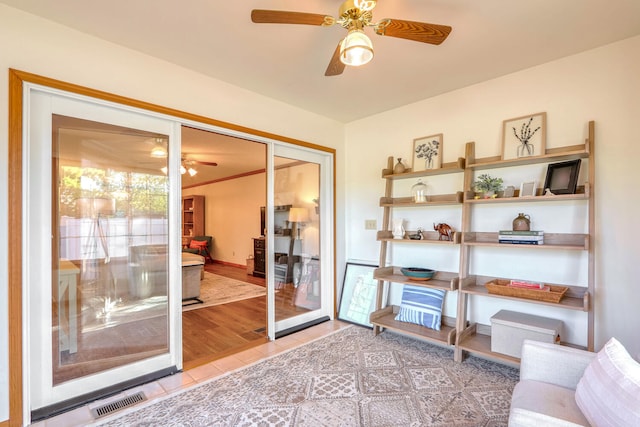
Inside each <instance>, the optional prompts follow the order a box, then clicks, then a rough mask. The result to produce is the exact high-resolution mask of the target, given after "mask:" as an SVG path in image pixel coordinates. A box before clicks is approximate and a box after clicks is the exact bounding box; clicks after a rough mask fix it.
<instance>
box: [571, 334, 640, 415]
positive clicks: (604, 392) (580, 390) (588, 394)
mask: <svg viewBox="0 0 640 427" xmlns="http://www.w3.org/2000/svg"><path fill="white" fill-rule="evenodd" d="M576 403H577V404H578V407H579V408H580V410H581V411H582V413H583V414H584V416H585V418H586V419H587V420H588V421H589V423H591V424H592V425H594V426H598V427H601V426H611V427H613V426H615V427H623V426H640V364H639V363H638V362H636V361H635V360H633V359H632V358H631V356H630V355H629V353H627V350H625V348H624V347H623V346H622V344H620V342H618V341H617V340H616V339H615V338H611V339H610V340H609V342H608V343H606V344H605V346H604V347H603V348H602V350H600V351H599V352H598V354H597V356H596V358H595V359H593V361H592V362H591V363H590V364H589V366H587V369H585V371H584V375H583V376H582V378H581V379H580V381H579V382H578V386H577V387H576Z"/></svg>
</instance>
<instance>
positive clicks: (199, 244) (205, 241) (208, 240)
mask: <svg viewBox="0 0 640 427" xmlns="http://www.w3.org/2000/svg"><path fill="white" fill-rule="evenodd" d="M212 242H213V238H212V237H211V236H194V237H193V238H192V239H191V241H190V242H189V246H188V247H186V248H183V249H182V252H189V253H192V254H197V255H200V256H203V257H204V258H205V260H210V261H211V262H213V258H211V252H210V251H211V245H212Z"/></svg>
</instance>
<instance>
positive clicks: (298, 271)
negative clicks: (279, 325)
mask: <svg viewBox="0 0 640 427" xmlns="http://www.w3.org/2000/svg"><path fill="white" fill-rule="evenodd" d="M275 163H276V164H280V166H279V167H276V170H275V173H274V178H275V189H274V204H275V206H274V211H273V218H274V252H275V257H274V281H275V289H276V321H281V320H284V319H288V318H290V317H294V316H297V315H299V314H301V313H305V312H309V311H313V310H317V309H319V308H320V301H321V296H322V289H321V286H320V240H319V237H320V235H319V230H320V215H319V214H318V213H316V211H315V207H316V202H317V201H318V194H320V193H319V191H320V173H319V172H320V165H318V164H315V163H309V162H301V161H293V160H291V159H284V158H282V157H276V159H275Z"/></svg>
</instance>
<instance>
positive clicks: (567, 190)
mask: <svg viewBox="0 0 640 427" xmlns="http://www.w3.org/2000/svg"><path fill="white" fill-rule="evenodd" d="M580 162H581V161H580V159H577V160H569V161H567V162H560V163H551V164H549V165H548V166H547V177H546V178H545V180H544V187H543V188H542V189H543V191H547V188H548V189H549V191H551V192H552V193H553V194H575V192H576V187H577V183H578V172H580Z"/></svg>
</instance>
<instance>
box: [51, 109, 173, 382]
mask: <svg viewBox="0 0 640 427" xmlns="http://www.w3.org/2000/svg"><path fill="white" fill-rule="evenodd" d="M167 140H168V136H167V135H156V134H152V133H148V132H140V131H135V132H134V131H133V129H123V128H120V127H116V126H105V125H103V124H100V123H95V122H90V121H87V120H81V119H78V118H71V117H65V116H59V115H54V116H53V141H52V142H53V147H54V150H53V153H54V157H53V164H54V165H55V167H54V168H53V179H52V182H55V183H58V186H57V188H54V189H53V190H54V193H53V197H54V212H53V213H54V216H53V227H52V229H53V245H52V255H53V256H52V269H53V281H54V283H53V290H54V292H53V293H52V306H53V307H54V311H53V314H54V315H53V319H52V342H53V349H54V351H53V355H54V363H53V385H54V386H56V385H59V384H61V383H63V382H65V381H69V380H71V379H76V378H80V377H83V376H86V375H90V374H93V373H96V372H101V371H105V370H107V369H111V368H113V367H115V366H119V365H121V364H125V363H131V362H134V361H137V360H142V359H145V358H146V357H149V356H153V355H157V354H162V353H166V352H167V351H168V348H169V340H168V307H167V292H168V287H167V277H168V276H167V273H168V257H167V252H168V235H169V227H168V178H167V176H166V175H164V174H163V173H162V172H161V168H162V167H166V164H167V156H164V157H151V156H150V155H148V154H147V153H143V154H144V155H145V160H146V164H144V165H141V164H140V163H138V164H137V165H136V166H135V167H132V166H131V165H126V164H125V163H124V162H123V160H122V159H123V158H132V157H135V156H136V154H137V153H136V149H137V147H140V148H141V150H147V151H150V149H149V146H150V144H149V142H150V141H152V142H153V144H154V145H153V146H151V148H152V149H158V150H164V153H165V154H166V153H167V151H166V150H167V148H166V145H167ZM109 152H111V153H113V155H112V156H108V155H106V153H109ZM116 153H117V154H116ZM56 272H57V275H56Z"/></svg>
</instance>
